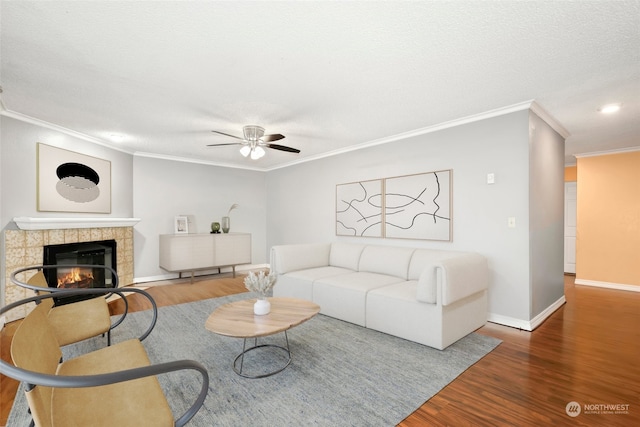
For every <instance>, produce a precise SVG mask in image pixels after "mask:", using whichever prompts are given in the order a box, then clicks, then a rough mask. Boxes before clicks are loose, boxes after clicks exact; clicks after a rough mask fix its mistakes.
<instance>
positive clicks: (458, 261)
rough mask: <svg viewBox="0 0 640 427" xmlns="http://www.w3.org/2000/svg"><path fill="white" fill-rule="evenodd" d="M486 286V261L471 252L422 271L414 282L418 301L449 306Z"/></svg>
mask: <svg viewBox="0 0 640 427" xmlns="http://www.w3.org/2000/svg"><path fill="white" fill-rule="evenodd" d="M488 287H489V267H488V265H487V259H486V258H485V257H483V256H482V255H479V254H475V253H461V254H460V255H459V256H456V257H453V258H448V259H444V260H442V261H439V262H437V263H434V264H432V265H428V266H426V267H425V268H424V270H423V271H422V273H421V274H420V278H419V279H418V289H417V294H416V298H417V299H418V301H422V302H427V303H430V304H435V303H436V302H438V300H437V298H438V296H437V292H438V288H439V289H440V292H441V295H440V301H439V302H440V303H441V304H442V305H449V304H452V303H454V302H456V301H458V300H461V299H463V298H466V297H468V296H469V295H473V294H475V293H477V292H480V291H483V290H486V289H487V288H488Z"/></svg>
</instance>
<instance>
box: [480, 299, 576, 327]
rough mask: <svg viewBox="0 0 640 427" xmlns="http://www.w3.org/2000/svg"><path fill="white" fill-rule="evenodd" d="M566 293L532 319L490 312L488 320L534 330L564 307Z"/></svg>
mask: <svg viewBox="0 0 640 427" xmlns="http://www.w3.org/2000/svg"><path fill="white" fill-rule="evenodd" d="M566 301H567V300H566V299H565V297H564V295H562V296H561V297H560V298H558V300H557V301H556V302H554V303H553V304H551V305H550V306H549V307H547V308H545V309H544V310H542V312H541V313H540V314H538V315H537V316H536V317H534V318H533V319H531V320H522V319H516V318H515V317H509V316H503V315H501V314H495V313H489V316H488V318H487V320H488V321H489V322H491V323H497V324H499V325H505V326H509V327H512V328H516V329H522V330H523V331H529V332H531V331H533V330H534V329H535V328H537V327H538V326H540V325H541V324H542V322H544V321H545V320H546V319H547V317H549V316H551V315H552V314H553V312H554V311H556V310H557V309H559V308H560V307H562V305H563V304H564V303H565V302H566Z"/></svg>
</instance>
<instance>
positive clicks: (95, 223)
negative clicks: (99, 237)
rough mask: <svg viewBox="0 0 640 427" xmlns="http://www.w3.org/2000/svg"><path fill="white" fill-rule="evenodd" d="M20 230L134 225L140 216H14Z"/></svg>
mask: <svg viewBox="0 0 640 427" xmlns="http://www.w3.org/2000/svg"><path fill="white" fill-rule="evenodd" d="M13 222H15V223H16V225H17V226H18V228H19V229H20V230H64V229H67V228H105V227H133V226H134V225H136V224H137V223H138V222H140V218H33V217H26V216H20V217H15V218H13Z"/></svg>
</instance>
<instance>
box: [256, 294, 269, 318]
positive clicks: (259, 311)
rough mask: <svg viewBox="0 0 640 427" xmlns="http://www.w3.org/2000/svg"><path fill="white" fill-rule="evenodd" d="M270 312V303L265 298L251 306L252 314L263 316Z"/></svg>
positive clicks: (259, 299)
mask: <svg viewBox="0 0 640 427" xmlns="http://www.w3.org/2000/svg"><path fill="white" fill-rule="evenodd" d="M270 311H271V303H270V302H269V301H268V300H267V299H266V298H258V300H257V301H256V302H255V304H253V314H255V315H257V316H263V315H265V314H269V312H270Z"/></svg>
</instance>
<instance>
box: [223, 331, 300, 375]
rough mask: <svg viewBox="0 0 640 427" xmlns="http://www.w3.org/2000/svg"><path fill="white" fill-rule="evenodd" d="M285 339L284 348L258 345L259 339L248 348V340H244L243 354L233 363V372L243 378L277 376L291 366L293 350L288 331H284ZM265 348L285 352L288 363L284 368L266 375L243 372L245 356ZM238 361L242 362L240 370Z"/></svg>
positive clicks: (272, 345)
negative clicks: (290, 347)
mask: <svg viewBox="0 0 640 427" xmlns="http://www.w3.org/2000/svg"><path fill="white" fill-rule="evenodd" d="M284 338H285V341H286V343H287V344H286V345H287V346H286V347H282V346H279V345H275V344H260V345H258V338H255V339H254V341H253V347H249V348H247V338H245V339H244V342H243V344H242V353H240V354H239V355H238V356H237V357H236V358H235V359H234V361H233V370H234V372H235V373H236V374H238V375H240V376H241V377H245V378H253V379H256V378H265V377H270V376H271V375H275V374H277V373H278V372H282V371H284V370H285V369H286V367H287V366H289V364H291V350H290V349H289V336H288V335H287V331H286V330H285V331H284ZM265 347H272V348H278V349H280V350H284V351H285V352H286V353H287V361H286V363H285V364H284V366H282V367H280V368H278V369H276V370H274V371H271V372H267V373H264V374H260V375H248V374H245V373H243V372H242V370H243V366H244V355H245V354H247V353H249V352H250V351H253V350H256V349H259V348H265ZM238 360H240V368H239V369H238Z"/></svg>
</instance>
